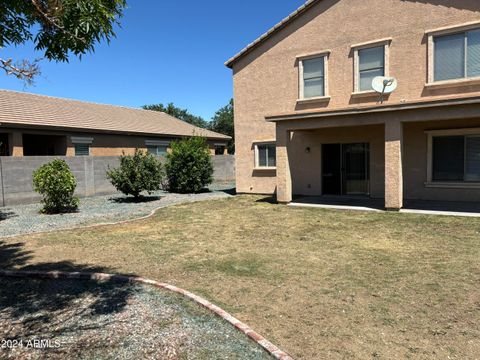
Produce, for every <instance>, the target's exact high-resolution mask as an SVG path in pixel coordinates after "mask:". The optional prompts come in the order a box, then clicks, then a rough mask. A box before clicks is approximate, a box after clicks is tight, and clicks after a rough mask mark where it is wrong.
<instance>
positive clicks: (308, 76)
mask: <svg viewBox="0 0 480 360" xmlns="http://www.w3.org/2000/svg"><path fill="white" fill-rule="evenodd" d="M302 63H303V97H304V98H312V97H320V96H325V57H323V56H322V57H319V58H315V59H308V60H303V61H302Z"/></svg>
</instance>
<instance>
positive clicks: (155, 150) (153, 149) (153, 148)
mask: <svg viewBox="0 0 480 360" xmlns="http://www.w3.org/2000/svg"><path fill="white" fill-rule="evenodd" d="M169 145H170V142H169V141H163V140H145V146H146V147H147V152H148V153H149V154H152V155H155V156H164V155H166V154H167V149H168V146H169Z"/></svg>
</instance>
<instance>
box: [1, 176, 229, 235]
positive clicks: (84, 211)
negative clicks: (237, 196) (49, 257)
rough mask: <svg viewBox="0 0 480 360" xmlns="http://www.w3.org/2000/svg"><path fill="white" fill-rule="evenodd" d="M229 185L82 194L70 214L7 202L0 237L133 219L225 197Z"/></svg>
mask: <svg viewBox="0 0 480 360" xmlns="http://www.w3.org/2000/svg"><path fill="white" fill-rule="evenodd" d="M232 187H234V186H228V184H227V185H224V186H223V187H222V185H219V184H217V185H215V186H214V187H212V188H213V190H212V192H205V193H201V194H186V195H182V194H170V193H167V192H163V191H159V192H156V193H154V194H152V195H151V196H146V198H145V200H144V201H141V202H134V201H132V200H133V199H132V198H131V197H125V196H124V195H122V194H117V195H106V196H94V197H88V198H82V199H80V208H79V211H78V212H76V213H72V214H59V215H44V214H40V213H39V210H40V209H41V204H29V205H17V206H7V207H5V208H0V238H1V237H6V236H16V235H21V234H29V233H34V232H44V231H51V230H59V229H68V228H75V227H79V226H86V225H95V224H99V223H113V222H119V221H123V220H129V219H136V218H139V217H143V216H146V215H148V214H150V213H151V212H152V211H153V210H155V209H157V208H161V207H167V206H171V205H175V204H181V203H185V202H193V201H202V200H208V199H219V198H225V197H228V196H230V195H229V194H228V192H229V191H228V190H229V189H230V188H232Z"/></svg>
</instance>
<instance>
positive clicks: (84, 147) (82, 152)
mask: <svg viewBox="0 0 480 360" xmlns="http://www.w3.org/2000/svg"><path fill="white" fill-rule="evenodd" d="M71 141H72V143H73V147H74V149H75V156H90V146H91V145H92V142H93V137H83V136H72V137H71Z"/></svg>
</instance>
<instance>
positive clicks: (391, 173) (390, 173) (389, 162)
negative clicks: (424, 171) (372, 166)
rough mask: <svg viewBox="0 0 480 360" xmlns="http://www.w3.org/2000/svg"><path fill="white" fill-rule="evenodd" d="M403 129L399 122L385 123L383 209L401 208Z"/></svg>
mask: <svg viewBox="0 0 480 360" xmlns="http://www.w3.org/2000/svg"><path fill="white" fill-rule="evenodd" d="M402 146H403V129H402V123H401V121H400V120H396V119H394V120H392V121H389V120H387V121H386V122H385V209H386V210H400V209H401V208H402V207H403V172H402Z"/></svg>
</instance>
